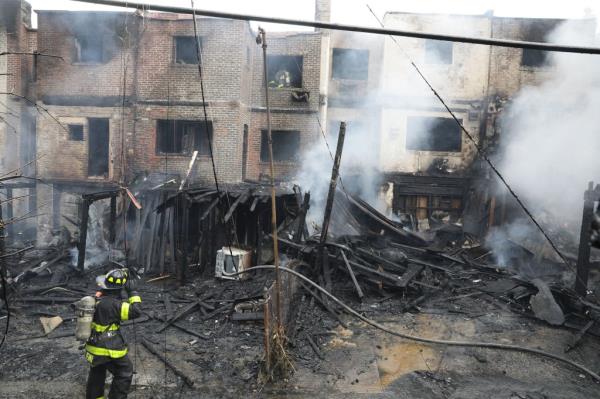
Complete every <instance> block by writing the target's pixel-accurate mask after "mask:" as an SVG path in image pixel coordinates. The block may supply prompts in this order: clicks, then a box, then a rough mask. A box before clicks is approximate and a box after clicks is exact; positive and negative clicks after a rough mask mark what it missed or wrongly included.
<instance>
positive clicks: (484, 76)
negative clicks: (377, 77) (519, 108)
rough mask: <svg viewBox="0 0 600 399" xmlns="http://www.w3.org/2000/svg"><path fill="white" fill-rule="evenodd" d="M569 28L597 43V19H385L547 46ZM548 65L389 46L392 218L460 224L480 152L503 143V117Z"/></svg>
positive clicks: (476, 50)
mask: <svg viewBox="0 0 600 399" xmlns="http://www.w3.org/2000/svg"><path fill="white" fill-rule="evenodd" d="M566 22H568V23H569V24H573V25H575V26H577V27H578V28H579V29H580V30H581V31H583V32H586V33H587V35H588V36H589V37H590V38H593V37H594V35H595V33H594V29H595V21H594V20H592V19H582V20H569V21H567V20H548V19H535V18H507V17H496V16H494V15H493V13H487V14H485V15H440V14H411V13H395V12H389V13H387V14H386V15H385V17H384V24H385V26H387V27H389V28H397V29H405V30H415V31H424V32H437V33H442V32H443V33H447V34H454V35H458V36H461V35H462V36H476V37H491V38H500V39H511V40H524V41H534V42H535V41H539V42H544V41H546V40H549V35H550V33H552V31H553V30H554V29H555V28H556V27H557V26H559V25H561V24H564V23H566ZM546 56H547V54H545V52H543V51H539V50H529V49H514V48H504V47H490V46H480V45H471V44H464V43H452V42H443V41H433V40H418V39H409V38H394V39H391V38H389V37H388V38H386V39H385V46H384V51H383V67H382V72H381V73H382V78H381V81H382V82H385V85H382V86H381V101H380V103H381V106H380V108H381V117H380V121H379V124H380V143H381V144H380V145H381V158H380V161H381V170H382V171H383V172H384V173H385V175H386V181H388V182H389V183H390V185H393V193H394V195H393V200H392V204H391V205H392V208H393V210H394V212H396V213H405V214H408V215H411V216H412V217H414V218H415V219H417V220H425V219H428V218H430V217H431V216H432V214H433V213H435V212H436V211H441V212H442V213H441V214H446V215H449V216H450V218H451V219H453V220H456V219H457V218H459V217H460V215H461V214H462V211H463V210H464V207H465V205H466V201H467V199H468V193H469V187H472V186H473V185H471V183H470V180H471V179H472V178H475V177H476V176H478V175H480V174H481V171H480V169H479V165H478V163H477V162H476V161H477V160H478V159H479V157H478V156H477V151H476V148H475V146H476V144H477V145H479V146H481V147H482V148H488V150H490V148H491V147H493V146H494V145H495V144H497V143H498V141H500V140H502V138H501V132H500V123H499V122H498V120H499V118H498V113H499V112H501V109H502V108H503V106H504V104H505V103H506V100H507V99H509V98H510V97H512V96H513V95H515V94H516V93H517V92H518V91H519V90H521V89H522V88H524V87H526V86H530V85H537V84H540V83H542V82H544V81H545V80H546V79H547V78H548V76H549V75H550V73H551V71H552V69H553V65H552V63H551V62H550V59H549V58H547V57H546ZM411 62H414V63H415V64H416V65H417V66H418V68H419V69H420V71H421V72H422V73H423V75H424V76H425V77H426V78H427V79H428V81H429V84H431V85H432V87H434V88H435V90H436V91H437V93H439V95H440V96H441V97H442V98H443V99H444V100H445V101H446V103H447V106H448V107H449V108H450V109H451V110H452V111H453V112H454V114H455V116H456V118H457V119H458V120H459V121H460V122H461V123H462V125H463V126H464V128H465V129H466V130H467V132H469V135H470V136H471V137H469V135H467V133H465V132H463V131H462V130H461V128H460V126H459V125H458V124H457V123H456V121H455V120H453V118H452V117H451V116H450V115H449V113H448V112H447V110H446V108H445V106H444V105H443V104H442V103H441V102H440V101H439V99H437V98H436V97H435V96H434V95H433V92H432V91H431V89H430V88H429V87H428V86H427V85H426V83H424V81H423V80H422V79H421V78H420V77H419V76H418V74H417V72H416V71H415V69H414V68H413V66H412V65H411ZM483 175H485V172H484V173H483ZM483 185H484V186H487V187H490V186H491V185H490V184H487V183H484V184H483ZM485 196H487V194H485ZM493 197H494V194H493V193H491V195H490V196H489V197H486V198H485V199H481V198H480V199H479V200H482V201H484V202H486V201H489V200H490V198H493ZM494 206H495V205H492V207H494ZM492 219H493V216H492ZM493 223H494V222H493V220H492V224H493Z"/></svg>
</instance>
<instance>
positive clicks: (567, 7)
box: [28, 0, 600, 30]
mask: <svg viewBox="0 0 600 399" xmlns="http://www.w3.org/2000/svg"><path fill="white" fill-rule="evenodd" d="M28 1H29V2H30V3H31V5H32V6H33V8H34V10H35V9H40V10H60V9H64V10H89V9H94V10H106V9H110V8H108V7H103V6H96V5H90V4H84V3H78V2H74V1H68V0H28ZM138 1H143V0H138ZM123 2H125V1H123ZM145 2H147V3H151V4H164V5H173V6H184V7H189V6H190V0H147V1H145ZM366 4H369V5H370V6H371V8H373V10H374V11H375V12H376V13H377V15H379V16H380V17H381V16H383V14H384V13H385V12H386V11H407V12H437V13H454V14H482V13H483V12H485V11H486V10H490V9H493V10H494V11H495V14H496V15H499V16H511V17H540V18H580V17H583V16H584V15H585V10H586V9H588V12H591V13H592V14H593V15H596V16H598V15H600V1H598V0H332V22H336V23H345V24H354V25H367V26H369V25H375V24H376V23H375V21H374V19H373V16H372V15H371V14H370V13H369V11H368V9H367V7H366ZM195 5H196V8H201V9H207V10H218V11H226V12H236V13H247V14H256V15H265V16H271V17H284V18H293V19H307V20H312V19H313V18H314V0H253V1H252V0H196V1H195ZM268 29H269V30H298V27H296V28H291V29H290V28H286V27H274V26H269V27H268Z"/></svg>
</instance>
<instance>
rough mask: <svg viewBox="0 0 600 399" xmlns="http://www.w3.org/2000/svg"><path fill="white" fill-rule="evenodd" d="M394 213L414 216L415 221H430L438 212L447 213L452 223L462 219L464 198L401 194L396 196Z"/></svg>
mask: <svg viewBox="0 0 600 399" xmlns="http://www.w3.org/2000/svg"><path fill="white" fill-rule="evenodd" d="M393 201H394V205H393V207H394V213H396V214H400V213H404V214H407V215H412V216H413V217H414V218H415V220H423V219H429V218H431V217H432V215H433V213H434V212H436V211H442V212H447V213H448V214H449V215H450V221H456V220H458V219H460V217H461V214H462V210H463V198H462V197H461V196H458V195H432V194H417V193H415V194H400V195H394V200H393Z"/></svg>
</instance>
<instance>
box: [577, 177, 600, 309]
mask: <svg viewBox="0 0 600 399" xmlns="http://www.w3.org/2000/svg"><path fill="white" fill-rule="evenodd" d="M598 199H600V186H598V187H596V189H595V190H594V183H593V182H589V184H588V189H587V191H586V192H585V194H584V198H583V215H582V218H581V232H580V234H579V251H578V254H577V274H576V278H575V292H577V294H578V295H581V296H582V297H585V296H586V295H587V285H588V276H589V272H590V252H591V247H590V238H591V235H592V220H593V218H594V201H597V200H598Z"/></svg>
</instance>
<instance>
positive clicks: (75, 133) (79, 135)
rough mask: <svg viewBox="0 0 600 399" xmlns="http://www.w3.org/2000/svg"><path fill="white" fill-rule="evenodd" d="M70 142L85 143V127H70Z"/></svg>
mask: <svg viewBox="0 0 600 399" xmlns="http://www.w3.org/2000/svg"><path fill="white" fill-rule="evenodd" d="M69 140H73V141H83V125H69Z"/></svg>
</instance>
